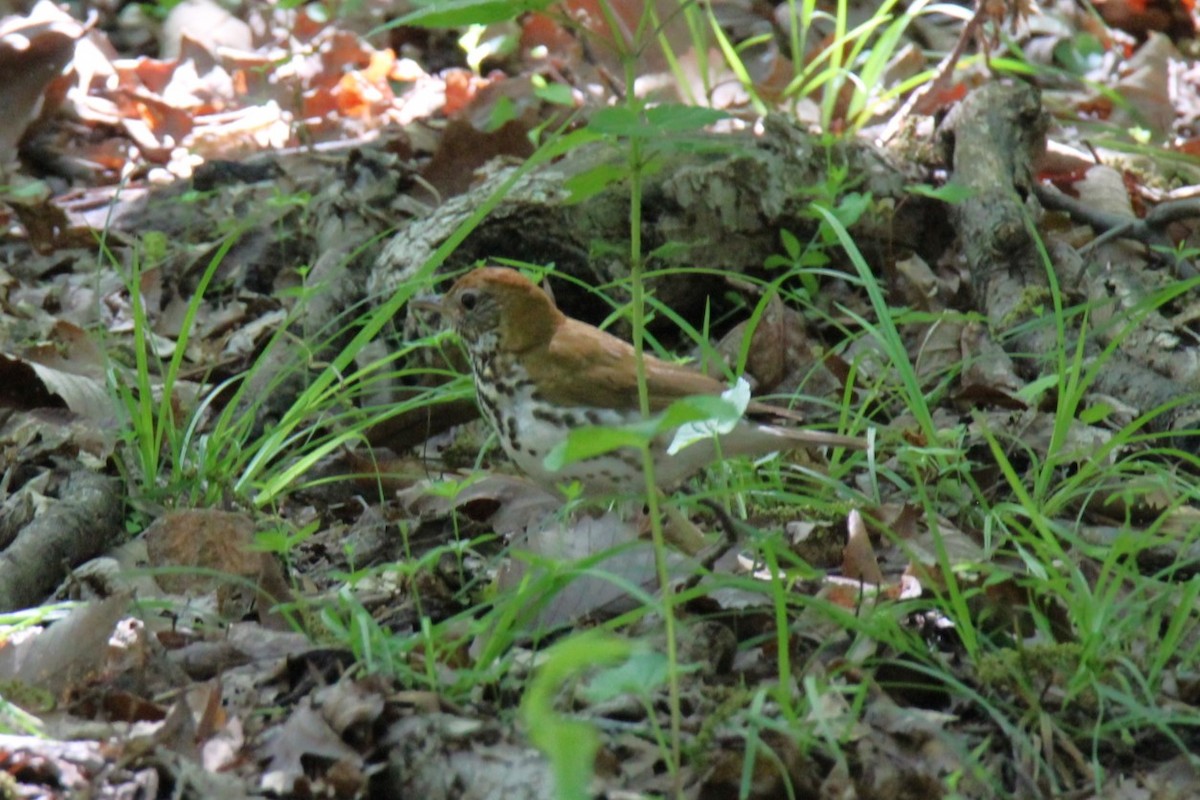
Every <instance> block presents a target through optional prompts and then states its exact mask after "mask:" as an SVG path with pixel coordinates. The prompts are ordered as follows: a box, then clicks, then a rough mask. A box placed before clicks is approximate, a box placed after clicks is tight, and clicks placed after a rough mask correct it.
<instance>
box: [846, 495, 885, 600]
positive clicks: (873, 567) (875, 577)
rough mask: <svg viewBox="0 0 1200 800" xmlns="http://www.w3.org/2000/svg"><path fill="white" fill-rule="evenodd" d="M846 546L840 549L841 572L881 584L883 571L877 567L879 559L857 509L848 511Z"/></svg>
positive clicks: (857, 578)
mask: <svg viewBox="0 0 1200 800" xmlns="http://www.w3.org/2000/svg"><path fill="white" fill-rule="evenodd" d="M846 527H847V531H848V532H847V536H846V547H845V549H844V550H843V551H842V574H843V575H845V576H846V577H847V578H854V579H856V580H860V581H866V582H867V583H873V584H875V585H876V586H881V585H882V584H883V571H882V570H880V569H879V559H878V558H877V557H876V555H875V548H874V547H873V546H872V545H871V537H870V535H869V534H868V533H867V525H866V523H865V522H863V518H862V514H860V513H858V510H857V509H855V510H852V511H851V512H850V516H849V519H847V521H846Z"/></svg>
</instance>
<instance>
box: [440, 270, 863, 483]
mask: <svg viewBox="0 0 1200 800" xmlns="http://www.w3.org/2000/svg"><path fill="white" fill-rule="evenodd" d="M438 309H439V311H440V312H441V313H442V315H443V316H444V317H446V318H447V319H448V320H449V322H450V324H451V325H452V326H453V327H454V329H455V330H456V331H457V332H458V334H459V336H460V337H461V338H462V340H463V342H464V343H465V345H466V349H467V354H468V357H469V359H470V362H471V369H472V371H473V372H474V377H475V390H476V394H477V396H478V399H479V406H480V409H481V410H482V411H483V415H484V416H485V417H486V418H487V420H488V422H490V423H491V425H492V427H493V428H494V429H495V430H496V433H497V434H498V435H499V437H500V443H501V445H502V446H503V447H504V451H505V452H506V453H508V456H509V458H511V459H512V460H513V461H514V462H515V463H516V464H517V466H518V467H520V468H521V469H522V470H523V471H524V472H525V473H526V474H528V475H529V476H530V477H531V478H533V479H534V480H535V481H537V482H538V483H541V484H543V485H545V486H547V487H550V488H553V487H554V486H556V485H557V484H561V483H566V482H569V481H571V480H578V481H579V482H580V483H581V484H582V485H583V488H584V491H585V492H587V493H589V494H612V493H638V492H641V491H642V490H643V489H644V486H645V478H644V476H643V474H642V460H641V456H640V453H638V452H636V451H634V450H633V449H629V448H627V449H623V450H616V451H613V452H610V453H607V454H605V455H602V456H599V457H596V458H592V459H588V460H585V461H580V462H576V463H574V464H569V465H567V466H565V467H564V468H563V469H561V470H559V471H551V470H549V469H548V468H547V467H546V466H545V464H544V463H543V462H544V459H545V457H546V455H547V453H549V452H550V451H551V450H552V449H553V448H554V447H555V446H556V445H558V444H559V443H561V442H563V441H564V440H565V439H566V437H567V435H568V433H570V431H571V430H573V429H576V428H580V427H584V426H588V425H611V426H620V425H628V424H630V423H634V422H637V421H640V420H641V419H642V416H641V413H640V411H639V401H638V386H637V367H636V360H635V356H634V349H633V346H632V345H630V344H629V343H627V342H624V341H622V340H620V339H618V338H617V337H615V336H613V335H611V334H608V333H605V332H604V331H602V330H600V329H599V328H595V327H593V326H591V325H588V324H586V323H584V322H580V321H579V320H575V319H571V318H570V317H568V316H566V315H565V314H563V313H562V312H561V311H559V309H558V308H557V307H556V306H555V305H554V301H553V300H551V299H550V296H549V295H547V294H546V293H545V292H544V291H542V289H540V288H539V287H538V286H536V285H535V284H533V283H532V282H531V281H529V280H528V279H526V278H525V277H524V276H522V275H521V274H520V273H519V272H516V271H515V270H511V269H503V268H499V267H487V268H483V269H477V270H474V271H473V272H470V273H468V274H467V275H465V276H463V277H462V278H460V279H459V280H458V282H457V283H455V284H454V286H453V287H451V289H450V291H449V292H447V293H446V295H445V296H444V297H443V298H442V301H441V304H440V306H438ZM644 360H645V370H646V383H647V388H648V391H649V399H650V409H651V410H652V411H661V410H662V409H664V408H666V407H667V406H668V405H670V404H671V403H672V402H673V401H675V400H679V399H680V398H683V397H689V396H693V395H717V394H720V393H721V392H722V391H723V390H724V389H725V388H726V387H725V386H724V385H723V384H722V383H721V382H720V381H718V380H716V379H715V378H711V377H709V376H707V375H704V374H702V373H699V372H696V371H695V370H692V369H689V368H687V367H683V366H678V365H675V364H670V363H667V362H665V361H662V360H660V359H658V358H655V357H653V356H651V355H645V356H644ZM747 411H748V413H750V414H751V415H756V416H757V415H768V416H780V415H782V416H793V417H794V416H795V415H794V414H792V413H790V412H787V411H786V410H784V409H775V408H772V407H771V406H766V405H763V404H760V403H751V404H750V406H749V408H748V409H747ZM669 438H670V437H663V441H661V442H660V441H658V440H656V441H655V442H654V443H653V445H652V452H653V455H654V463H655V478H656V481H657V482H658V484H659V485H660V486H663V487H673V486H675V485H677V484H678V483H679V482H680V481H682V480H683V479H685V478H687V477H689V476H690V475H692V474H694V473H695V472H697V471H699V470H700V469H702V468H703V467H705V466H707V465H708V464H710V463H712V462H713V461H714V460H715V459H716V458H717V457H718V454H720V455H721V456H733V455H751V454H759V455H762V454H765V453H769V452H773V451H776V450H788V449H794V448H796V447H800V446H829V447H850V448H862V447H864V446H865V442H864V441H863V440H861V439H855V438H851V437H847V436H839V435H837V434H831V433H824V432H819V431H808V430H800V429H791V428H783V427H777V426H774V425H763V424H758V423H756V422H751V421H749V420H745V419H743V420H742V421H740V422H738V424H737V425H736V427H734V428H733V430H732V431H730V432H729V433H727V434H723V435H721V436H720V437H719V444H718V443H717V442H713V441H712V440H711V439H709V440H705V441H701V442H697V443H696V444H694V445H692V446H689V447H685V448H684V449H682V450H680V451H679V452H677V453H675V454H674V455H669V454H668V452H667V449H668V448H667V440H668V439H669Z"/></svg>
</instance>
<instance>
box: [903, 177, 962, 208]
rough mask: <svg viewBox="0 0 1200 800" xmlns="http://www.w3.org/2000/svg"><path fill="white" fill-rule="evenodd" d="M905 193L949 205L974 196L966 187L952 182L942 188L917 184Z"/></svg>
mask: <svg viewBox="0 0 1200 800" xmlns="http://www.w3.org/2000/svg"><path fill="white" fill-rule="evenodd" d="M906 191H908V192H909V193H910V194H917V195H920V196H922V197H932V198H933V199H934V200H941V201H942V202H943V203H950V204H951V205H953V204H955V203H961V202H962V201H963V200H966V199H967V198H968V197H970V196H972V195H973V194H975V192H974V191H972V190H971V189H969V188H968V187H966V186H963V185H962V184H961V183H955V182H954V181H951V182H950V183H947V184H945V185H944V186H930V185H929V184H925V183H919V184H917V185H916V186H909V187H908V189H907V190H906Z"/></svg>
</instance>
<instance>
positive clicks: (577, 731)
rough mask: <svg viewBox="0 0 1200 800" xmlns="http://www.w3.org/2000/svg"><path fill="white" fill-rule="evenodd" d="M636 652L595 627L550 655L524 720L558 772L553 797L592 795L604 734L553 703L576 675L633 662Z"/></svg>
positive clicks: (578, 799)
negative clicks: (571, 717) (597, 757)
mask: <svg viewBox="0 0 1200 800" xmlns="http://www.w3.org/2000/svg"><path fill="white" fill-rule="evenodd" d="M633 651H634V646H633V645H632V644H631V643H630V642H627V641H625V640H623V639H618V638H617V637H615V636H612V635H611V634H607V633H602V632H600V631H598V630H594V629H593V630H589V631H585V632H583V633H581V634H578V635H576V636H571V637H569V638H567V639H564V640H563V641H561V642H559V643H558V644H556V645H554V646H553V647H551V648H550V649H549V650H548V651H547V652H546V661H545V663H543V664H542V667H541V668H540V669H539V670H538V671H537V674H536V675H535V676H534V678H533V680H532V681H531V682H530V684H529V689H528V691H526V692H525V697H524V698H522V700H521V721H522V723H524V726H525V730H526V731H527V732H528V734H529V740H530V741H531V742H533V744H534V746H536V747H537V748H538V749H539V750H541V751H542V752H543V753H545V754H546V758H547V759H549V761H550V765H551V767H552V768H553V769H554V777H555V782H556V783H557V787H556V789H557V792H556V793H555V794H554V796H555V797H558V798H560V800H584V798H588V797H591V794H590V793H589V792H588V785H589V784H590V783H591V780H592V777H593V772H594V769H595V761H596V751H597V750H598V749H599V747H600V736H599V734H597V733H596V729H595V727H593V726H592V725H589V724H588V723H586V722H580V721H578V720H573V719H568V718H567V717H565V716H563V715H561V714H559V713H558V712H557V711H555V709H554V699H555V697H556V696H557V695H558V693H559V691H560V690H561V688H562V686H563V684H565V683H566V682H567V681H568V680H569V679H570V678H571V676H573V675H575V674H577V673H579V672H582V671H584V670H586V669H589V668H591V667H594V666H599V665H604V664H612V663H614V662H617V661H620V660H622V659H626V658H629V657H630V655H631V654H632V653H633Z"/></svg>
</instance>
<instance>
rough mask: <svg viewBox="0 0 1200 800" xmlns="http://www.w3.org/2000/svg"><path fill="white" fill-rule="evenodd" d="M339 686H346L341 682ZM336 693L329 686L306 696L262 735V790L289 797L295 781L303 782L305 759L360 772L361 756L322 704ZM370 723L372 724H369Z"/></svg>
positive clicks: (347, 680)
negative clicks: (355, 769)
mask: <svg viewBox="0 0 1200 800" xmlns="http://www.w3.org/2000/svg"><path fill="white" fill-rule="evenodd" d="M342 682H343V683H345V682H350V680H349V679H343V681H342ZM334 689H336V686H331V687H328V688H326V689H322V690H320V691H318V692H315V693H313V694H311V695H308V696H306V697H305V698H304V699H303V700H302V701H301V703H300V705H299V706H298V707H297V708H296V709H295V710H294V711H292V713H291V715H290V716H289V717H288V719H287V722H285V723H283V725H280V726H278V727H275V728H270V729H268V730H267V731H266V732H265V733H264V734H263V746H262V748H261V755H262V756H264V757H265V758H266V759H267V761H268V763H267V766H266V768H265V769H264V770H263V773H262V778H261V781H260V785H261V787H262V788H263V789H265V790H267V791H270V792H275V793H277V794H281V795H289V794H290V793H291V792H292V790H293V788H294V787H295V785H296V782H297V781H300V780H302V779H304V778H305V774H306V772H305V769H304V764H303V763H302V762H303V760H305V759H310V758H316V759H319V760H320V763H322V764H328V765H334V764H337V763H341V762H344V763H346V764H349V765H353V766H354V767H356V768H359V769H361V768H362V767H363V765H364V763H363V757H362V755H361V754H360V753H359V752H358V751H357V750H355V749H354V748H352V747H351V746H350V745H348V744H347V743H346V742H345V741H344V740H343V739H342V737H341V736H340V735H338V733H337V731H336V730H335V729H334V727H333V726H332V725H331V723H330V720H329V718H328V715H327V711H328V710H329V707H328V706H327V705H326V704H325V701H326V700H327V699H329V695H330V694H331V693H332V692H333V690H334ZM371 721H372V722H373V721H374V720H371Z"/></svg>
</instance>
